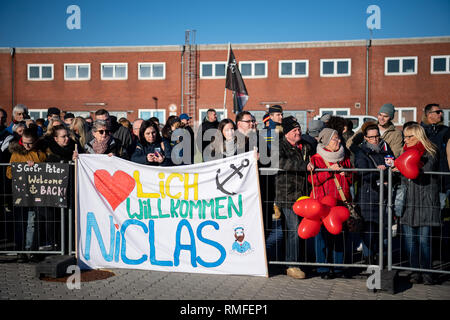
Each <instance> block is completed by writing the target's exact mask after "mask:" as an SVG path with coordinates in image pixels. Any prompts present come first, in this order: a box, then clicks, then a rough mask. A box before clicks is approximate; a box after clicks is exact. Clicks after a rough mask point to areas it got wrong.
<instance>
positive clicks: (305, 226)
mask: <svg viewBox="0 0 450 320" xmlns="http://www.w3.org/2000/svg"><path fill="white" fill-rule="evenodd" d="M321 226H322V221H320V220H311V219H307V218H303V219H302V221H301V222H300V224H299V225H298V230H297V233H298V236H299V237H300V238H302V239H308V238H313V237H315V236H317V235H318V234H319V231H320V227H321Z"/></svg>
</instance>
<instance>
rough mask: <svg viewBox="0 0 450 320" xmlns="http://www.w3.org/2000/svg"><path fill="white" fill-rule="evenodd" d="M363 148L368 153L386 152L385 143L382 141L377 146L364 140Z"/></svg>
mask: <svg viewBox="0 0 450 320" xmlns="http://www.w3.org/2000/svg"><path fill="white" fill-rule="evenodd" d="M363 146H365V147H366V148H367V149H369V150H370V151H373V152H375V153H380V152H382V151H387V146H386V142H384V140H380V143H378V144H377V145H374V144H371V143H368V142H367V141H366V140H364V142H363Z"/></svg>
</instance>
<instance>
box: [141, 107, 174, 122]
mask: <svg viewBox="0 0 450 320" xmlns="http://www.w3.org/2000/svg"><path fill="white" fill-rule="evenodd" d="M155 111H157V112H163V114H164V116H163V119H159V118H158V119H159V122H160V123H165V122H166V119H167V118H166V110H165V109H138V118H142V116H141V112H151V113H153V112H155ZM152 117H153V116H152ZM150 118H151V117H150Z"/></svg>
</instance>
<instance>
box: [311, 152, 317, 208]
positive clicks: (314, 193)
mask: <svg viewBox="0 0 450 320" xmlns="http://www.w3.org/2000/svg"><path fill="white" fill-rule="evenodd" d="M309 163H311V156H309ZM313 177H314V176H313V172H312V171H311V184H312V190H313V197H314V199H315V198H316V192H315V190H314V178H313Z"/></svg>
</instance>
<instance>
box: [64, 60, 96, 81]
mask: <svg viewBox="0 0 450 320" xmlns="http://www.w3.org/2000/svg"><path fill="white" fill-rule="evenodd" d="M90 79H91V64H90V63H65V64H64V80H68V81H71V80H90Z"/></svg>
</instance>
